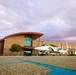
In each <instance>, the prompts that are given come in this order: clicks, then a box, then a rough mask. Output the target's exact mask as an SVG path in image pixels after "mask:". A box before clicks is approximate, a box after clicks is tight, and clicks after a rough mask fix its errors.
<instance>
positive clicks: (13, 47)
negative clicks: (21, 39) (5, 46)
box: [10, 44, 22, 52]
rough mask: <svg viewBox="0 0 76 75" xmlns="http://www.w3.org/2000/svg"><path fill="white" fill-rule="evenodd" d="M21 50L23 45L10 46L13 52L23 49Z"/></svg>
mask: <svg viewBox="0 0 76 75" xmlns="http://www.w3.org/2000/svg"><path fill="white" fill-rule="evenodd" d="M21 50H22V48H21V46H20V45H18V44H12V46H11V48H10V51H11V52H19V51H21Z"/></svg>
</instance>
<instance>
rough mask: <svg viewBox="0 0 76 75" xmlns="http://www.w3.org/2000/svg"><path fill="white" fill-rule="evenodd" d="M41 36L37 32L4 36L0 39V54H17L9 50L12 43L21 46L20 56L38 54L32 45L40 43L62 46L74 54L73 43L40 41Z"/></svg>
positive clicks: (74, 45) (74, 46)
mask: <svg viewBox="0 0 76 75" xmlns="http://www.w3.org/2000/svg"><path fill="white" fill-rule="evenodd" d="M41 36H43V34H42V33H38V32H20V33H15V34H11V35H9V36H6V37H5V38H3V39H1V40H0V55H4V56H12V55H17V52H10V51H9V49H10V48H11V46H12V44H19V45H20V46H21V47H22V51H21V52H20V54H19V55H21V56H23V55H24V56H31V55H38V51H37V50H34V47H36V46H40V45H41V44H52V45H55V46H57V47H58V48H63V49H66V50H69V51H71V52H73V54H76V44H75V43H68V42H52V41H42V40H40V37H41ZM38 38H39V39H38Z"/></svg>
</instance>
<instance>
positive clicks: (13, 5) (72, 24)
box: [0, 0, 76, 42]
mask: <svg viewBox="0 0 76 75" xmlns="http://www.w3.org/2000/svg"><path fill="white" fill-rule="evenodd" d="M27 31H29V32H31V31H32V32H41V33H43V34H44V36H43V37H42V38H41V39H42V40H48V41H61V42H62V41H64V42H65V41H66V42H76V0H0V38H2V37H5V36H6V35H9V34H12V33H17V32H27Z"/></svg>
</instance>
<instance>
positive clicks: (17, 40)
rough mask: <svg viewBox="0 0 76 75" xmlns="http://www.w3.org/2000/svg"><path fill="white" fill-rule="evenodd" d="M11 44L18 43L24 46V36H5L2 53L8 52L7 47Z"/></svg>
mask: <svg viewBox="0 0 76 75" xmlns="http://www.w3.org/2000/svg"><path fill="white" fill-rule="evenodd" d="M12 44H19V45H21V46H24V36H23V35H21V36H13V37H8V38H5V41H4V53H3V55H7V54H8V53H10V51H9V49H10V48H11V45H12Z"/></svg>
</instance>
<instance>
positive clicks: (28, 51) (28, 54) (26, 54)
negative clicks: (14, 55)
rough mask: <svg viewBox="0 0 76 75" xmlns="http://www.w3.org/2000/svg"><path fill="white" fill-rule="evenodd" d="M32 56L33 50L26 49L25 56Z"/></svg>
mask: <svg viewBox="0 0 76 75" xmlns="http://www.w3.org/2000/svg"><path fill="white" fill-rule="evenodd" d="M31 55H32V50H26V49H24V56H31Z"/></svg>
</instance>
